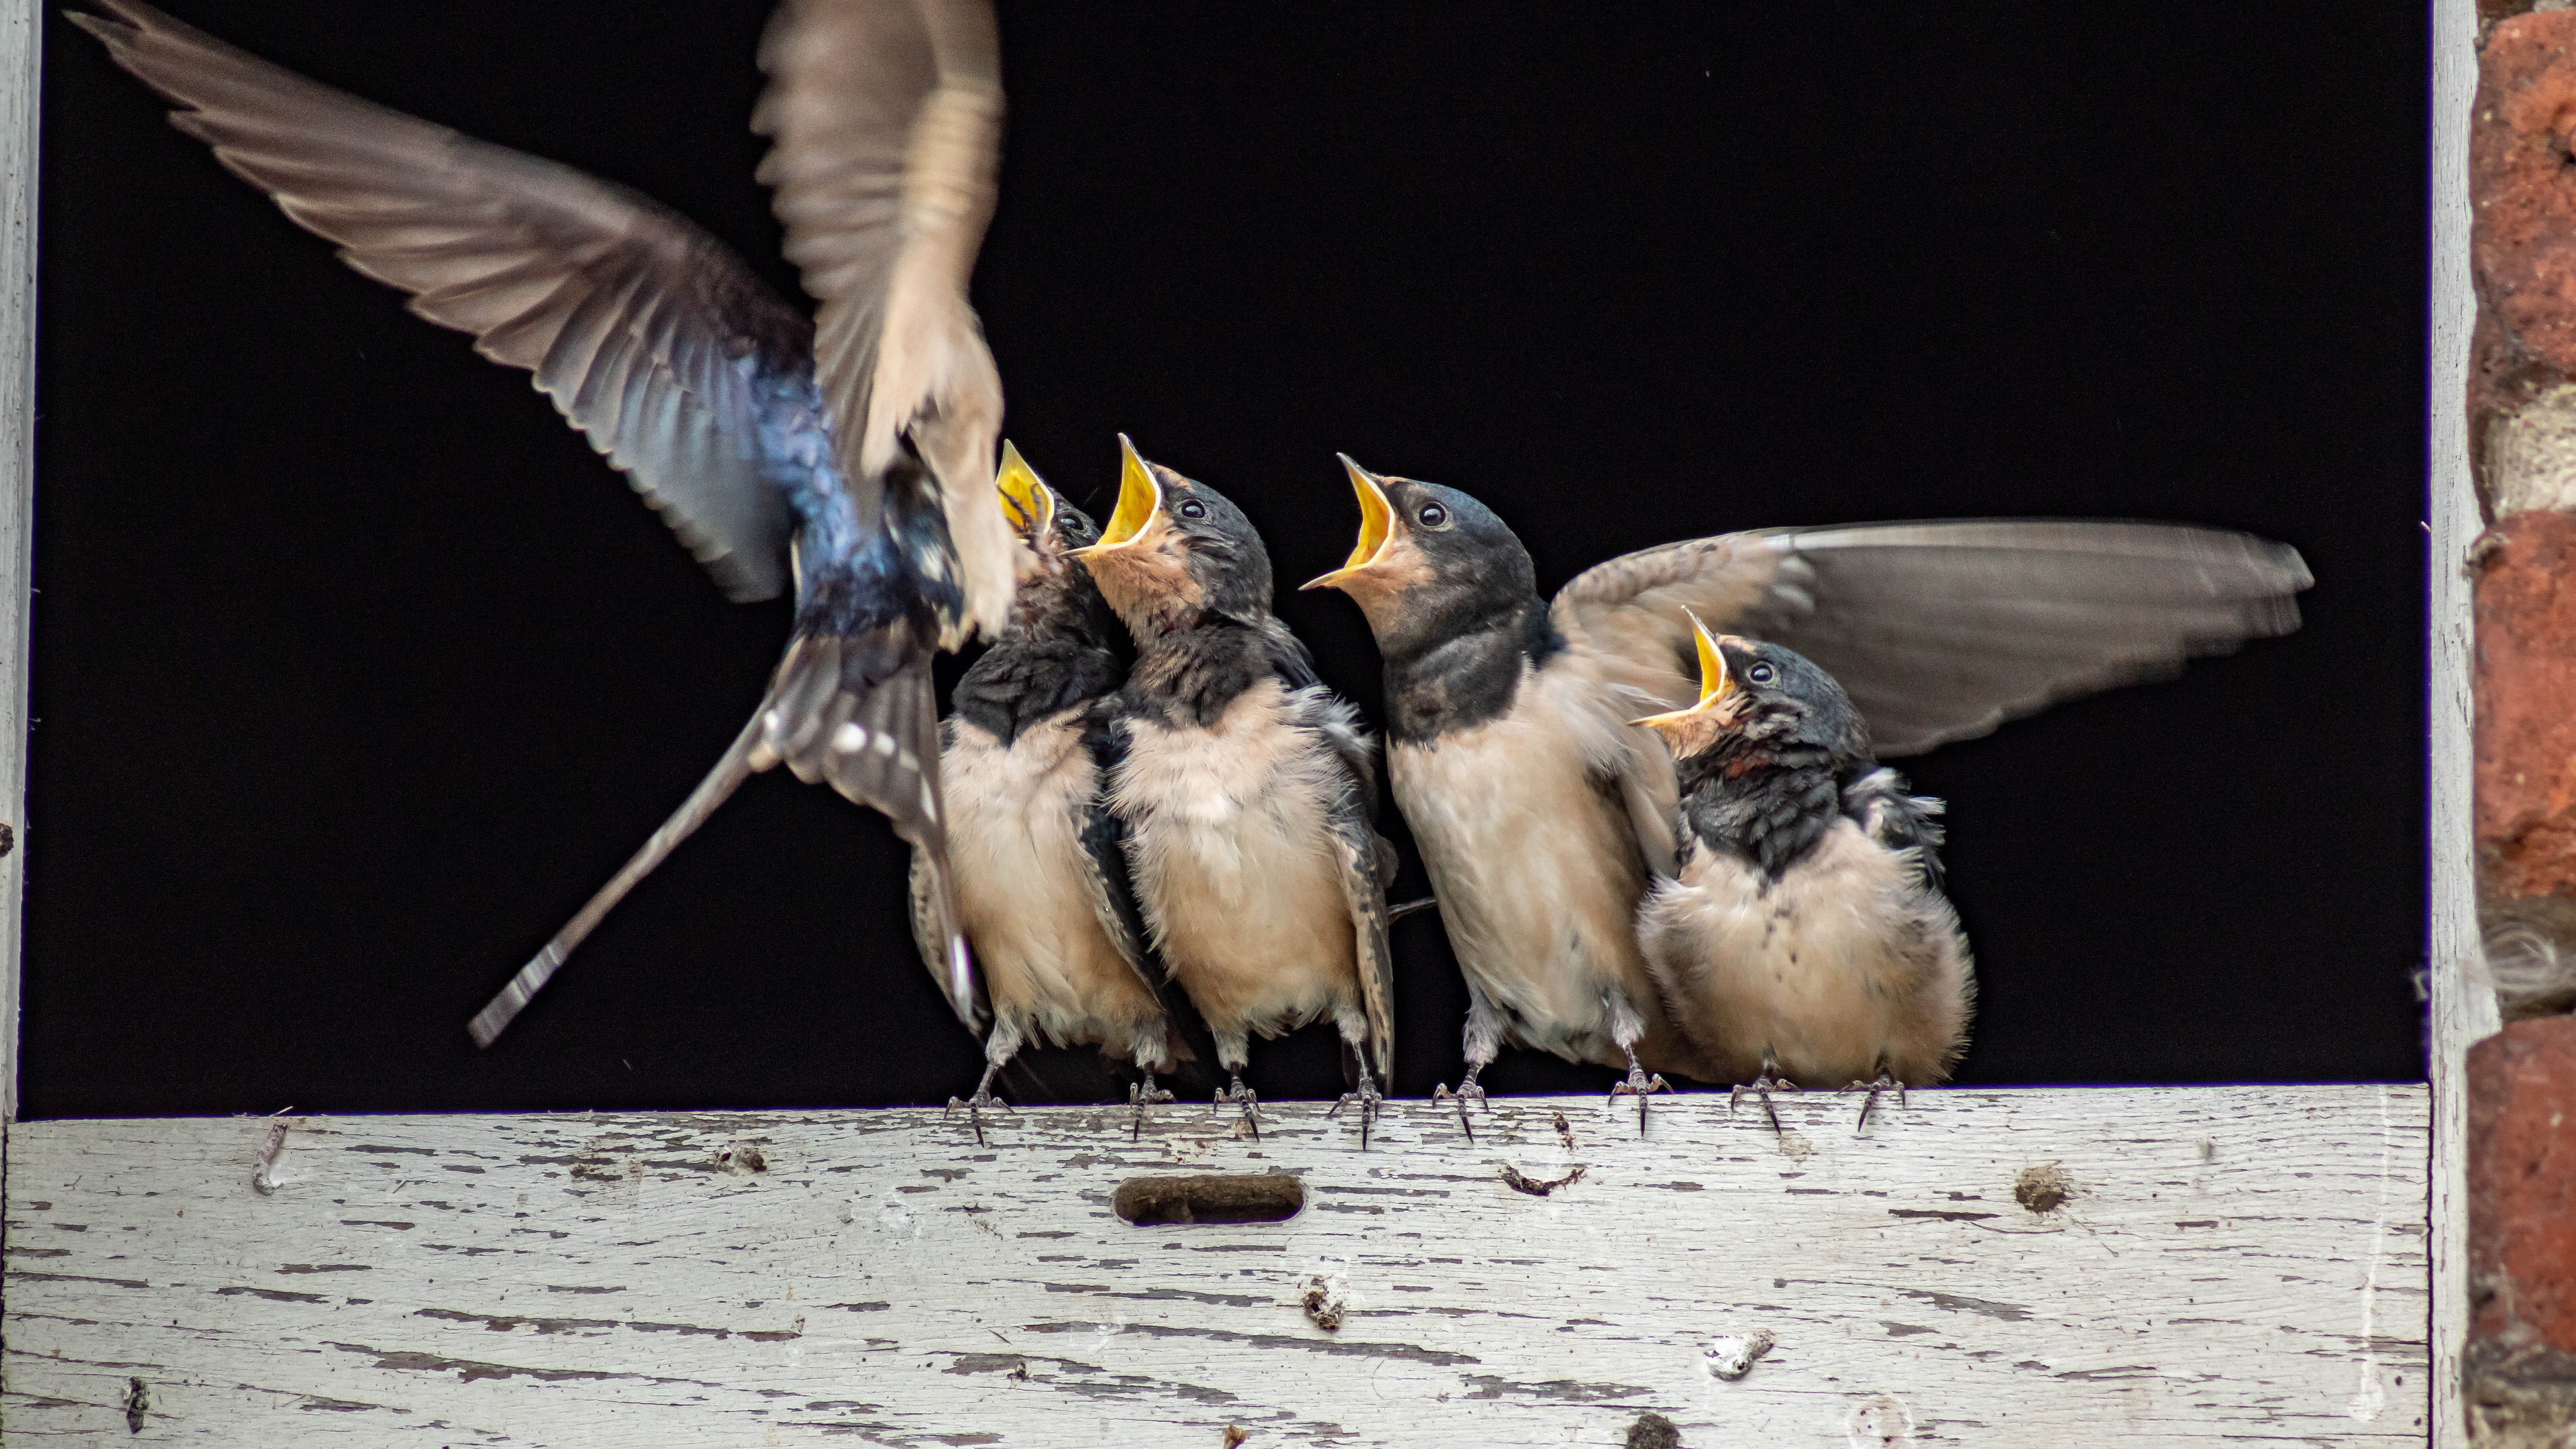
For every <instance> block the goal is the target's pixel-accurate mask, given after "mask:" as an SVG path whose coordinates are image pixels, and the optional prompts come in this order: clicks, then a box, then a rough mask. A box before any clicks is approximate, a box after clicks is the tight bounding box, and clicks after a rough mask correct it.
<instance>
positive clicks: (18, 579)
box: [0, 0, 44, 1125]
mask: <svg viewBox="0 0 2576 1449" xmlns="http://www.w3.org/2000/svg"><path fill="white" fill-rule="evenodd" d="M38 16H39V12H38V9H37V0H11V3H9V4H7V5H6V7H5V8H0V825H6V826H7V827H8V828H9V834H10V849H9V852H8V854H6V855H0V1125H6V1124H7V1123H10V1122H14V1121H16V1120H17V1119H18V935H19V914H20V913H19V904H20V898H21V896H22V895H23V889H22V888H23V885H24V883H25V880H26V874H25V871H24V869H23V863H24V862H25V860H26V858H27V852H26V844H27V612H28V611H27V583H28V573H29V570H28V559H29V549H30V545H31V543H32V541H33V539H34V537H35V530H34V526H33V525H34V523H35V506H36V88H37V74H38V62H39V60H40V59H41V57H42V54H43V50H44V45H43V35H44V27H43V25H42V24H41V23H40V21H39V18H38Z"/></svg>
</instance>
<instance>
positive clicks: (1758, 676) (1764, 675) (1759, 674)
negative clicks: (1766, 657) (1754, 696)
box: [1744, 664, 1775, 684]
mask: <svg viewBox="0 0 2576 1449" xmlns="http://www.w3.org/2000/svg"><path fill="white" fill-rule="evenodd" d="M1744 677H1745V678H1746V679H1749V680H1751V681H1753V682H1754V683H1755V684H1769V683H1770V682H1771V681H1772V679H1773V678H1774V677H1775V674H1774V671H1773V670H1772V668H1771V666H1770V665H1768V664H1756V665H1754V666H1753V667H1752V668H1750V669H1748V670H1746V671H1744Z"/></svg>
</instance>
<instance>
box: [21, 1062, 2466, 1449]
mask: <svg viewBox="0 0 2576 1449" xmlns="http://www.w3.org/2000/svg"><path fill="white" fill-rule="evenodd" d="M1498 1105H1499V1110H1498V1111H1497V1112H1495V1113H1494V1115H1493V1116H1492V1118H1491V1119H1489V1120H1488V1121H1487V1122H1486V1123H1485V1124H1484V1125H1483V1126H1482V1127H1481V1129H1480V1132H1479V1137H1478V1140H1477V1141H1476V1142H1475V1143H1474V1144H1472V1145H1470V1144H1468V1143H1465V1142H1463V1141H1462V1140H1461V1139H1460V1137H1459V1134H1458V1130H1457V1122H1456V1118H1455V1117H1454V1116H1453V1115H1451V1114H1450V1113H1448V1112H1446V1111H1435V1110H1433V1109H1431V1108H1430V1107H1429V1106H1428V1105H1427V1104H1422V1103H1406V1104H1402V1105H1401V1107H1400V1108H1399V1110H1397V1111H1395V1112H1393V1113H1391V1114H1390V1116H1389V1118H1388V1120H1387V1121H1386V1122H1385V1123H1384V1124H1383V1127H1382V1132H1381V1135H1380V1136H1379V1137H1378V1138H1377V1139H1376V1140H1375V1142H1374V1143H1373V1145H1372V1147H1371V1148H1370V1150H1369V1151H1368V1152H1366V1153H1365V1154H1363V1153H1361V1152H1359V1151H1357V1150H1356V1144H1355V1140H1354V1134H1353V1132H1352V1131H1351V1129H1350V1126H1349V1124H1348V1123H1345V1122H1327V1121H1325V1120H1324V1119H1323V1117H1322V1109H1321V1108H1320V1107H1319V1106H1315V1105H1310V1104H1302V1103H1299V1104H1286V1105H1282V1106H1279V1107H1276V1108H1273V1109H1272V1112H1271V1117H1270V1121H1269V1124H1268V1127H1267V1130H1266V1131H1265V1133H1264V1135H1263V1137H1262V1139H1261V1141H1260V1142H1258V1143H1257V1144H1256V1143H1253V1142H1250V1141H1247V1140H1243V1139H1242V1138H1240V1137H1239V1136H1237V1135H1236V1134H1235V1132H1234V1131H1233V1130H1232V1119H1231V1117H1230V1116H1229V1117H1214V1116H1211V1115H1210V1114H1208V1113H1207V1111H1206V1110H1205V1109H1204V1108H1187V1107H1184V1108H1165V1109H1162V1110H1161V1111H1160V1112H1159V1114H1158V1116H1157V1118H1156V1119H1155V1120H1154V1121H1153V1122H1151V1123H1150V1124H1149V1125H1148V1127H1147V1129H1146V1134H1145V1138H1144V1140H1143V1141H1142V1142H1141V1143H1135V1144H1131V1143H1130V1142H1129V1141H1128V1139H1127V1127H1126V1120H1125V1114H1124V1111H1123V1109H1122V1110H1116V1111H1112V1110H1100V1111H1090V1110H1075V1109H1049V1110H1043V1111H1022V1112H1018V1113H1015V1114H1010V1115H1007V1116H1005V1117H1004V1118H1003V1119H1002V1120H1001V1121H1000V1123H999V1124H998V1125H997V1126H996V1127H994V1128H993V1129H992V1132H991V1142H990V1145H989V1146H984V1147H978V1146H977V1145H976V1143H975V1142H974V1140H973V1138H972V1137H971V1136H969V1135H968V1133H967V1132H966V1130H965V1128H964V1125H963V1123H962V1122H958V1123H943V1122H942V1121H941V1120H940V1118H939V1116H938V1114H936V1113H929V1112H918V1111H858V1112H848V1113H739V1114H735V1113H675V1114H656V1115H600V1116H525V1117H465V1116H432V1117H380V1118H321V1117H316V1118H304V1119H290V1120H289V1121H288V1122H287V1128H288V1130H287V1131H286V1132H285V1134H284V1139H283V1144H282V1148H281V1150H279V1151H278V1153H277V1154H276V1157H275V1159H274V1161H273V1162H271V1163H269V1164H268V1165H267V1168H266V1171H267V1174H268V1183H269V1186H270V1187H271V1189H272V1190H270V1191H267V1192H261V1191H259V1190H256V1189H255V1188H254V1185H253V1177H254V1173H255V1172H257V1171H258V1170H259V1163H258V1162H257V1160H256V1159H257V1158H258V1156H259V1154H260V1150H261V1148H262V1146H263V1144H264V1142H265V1141H266V1140H267V1136H268V1134H269V1131H270V1123H269V1122H267V1121H262V1120H258V1119H223V1120H208V1119H181V1120H164V1121H88V1122H37V1123H26V1124H20V1125H19V1126H17V1127H15V1128H13V1129H11V1135H10V1141H9V1152H10V1159H11V1160H10V1172H9V1181H8V1201H7V1216H8V1219H9V1222H8V1242H9V1252H10V1258H9V1267H8V1276H7V1279H6V1289H7V1301H6V1321H5V1333H6V1343H5V1349H6V1353H5V1362H4V1363H0V1368H5V1373H6V1394H5V1398H0V1411H5V1414H6V1434H7V1442H8V1443H9V1444H10V1445H16V1444H19V1443H22V1442H23V1443H27V1444H35V1443H38V1442H42V1441H49V1440H51V1439H53V1438H57V1437H69V1436H79V1435H93V1436H102V1437H105V1438H108V1439H112V1440H114V1441H117V1442H124V1441H126V1440H129V1439H134V1440H136V1441H137V1442H163V1441H171V1440H182V1439H188V1440H196V1441H200V1442H220V1443H226V1444H264V1445H277V1446H293V1445H301V1444H318V1443H325V1442H333V1443H363V1444H418V1445H445V1444H460V1445H461V1444H477V1445H500V1444H509V1445H520V1444H557V1445H563V1444H575V1443H578V1444H590V1445H645V1444H651V1445H667V1444H672V1443H681V1442H691V1441H689V1440H686V1439H684V1438H682V1436H683V1435H691V1434H694V1435H697V1436H700V1439H701V1440H702V1442H706V1443H709V1444H806V1443H821V1442H826V1441H831V1440H845V1441H857V1442H866V1443H879V1444H888V1445H935V1444H989V1443H1005V1442H1007V1443H1009V1444H1013V1445H1041V1444H1083V1445H1097V1444H1104V1443H1107V1444H1133V1445H1138V1446H1145V1445H1187V1446H1200V1449H1216V1446H1218V1445H1219V1444H1220V1443H1221V1442H1222V1436H1223V1432H1224V1429H1225V1426H1227V1425H1229V1424H1236V1425H1241V1426H1243V1427H1244V1428H1246V1429H1248V1430H1250V1431H1252V1433H1251V1438H1250V1439H1249V1440H1248V1441H1247V1442H1248V1444H1249V1445H1251V1446H1254V1449H1258V1446H1262V1445H1268V1444H1291V1443H1293V1444H1386V1445H1395V1444H1401V1445H1405V1446H1408V1449H1421V1446H1449V1445H1455V1446H1471V1445H1472V1446H1488V1445H1516V1444H1568V1443H1572V1444H1614V1443H1619V1442H1621V1441H1622V1436H1623V1435H1624V1433H1625V1431H1626V1427H1627V1425H1628V1424H1630V1423H1632V1422H1633V1421H1634V1420H1635V1419H1636V1418H1637V1416H1638V1415H1639V1413H1641V1412H1643V1411H1645V1410H1650V1409H1651V1410H1655V1411H1657V1412H1660V1413H1662V1414H1665V1415H1667V1416H1669V1417H1671V1418H1672V1419H1673V1420H1674V1421H1675V1422H1677V1423H1678V1424H1679V1425H1680V1426H1681V1429H1682V1436H1683V1442H1685V1443H1687V1444H1692V1445H1699V1446H1712V1445H1720V1444H1762V1445H1788V1446H1794V1445H1829V1446H1835V1449H1840V1446H1843V1445H1845V1444H1856V1443H1862V1442H1867V1443H1870V1444H1880V1443H1901V1442H1910V1443H1916V1444H1927V1445H1928V1444H1953V1443H1956V1444H1969V1443H1973V1444H1978V1445H2021V1444H2028V1445H2042V1444H2045V1445H2051V1446H2060V1445H2066V1444H2110V1443H2118V1444H2122V1445H2154V1444H2177V1445H2179V1444H2194V1445H2202V1444H2207V1443H2211V1442H2215V1441H2217V1440H2220V1439H2229V1440H2250V1441H2262V1442H2275V1441H2291V1442H2301V1443H2310V1444H2354V1445H2361V1444H2401V1443H2406V1444H2421V1443H2423V1442H2424V1440H2425V1435H2426V1410H2427V1382H2426V1377H2425V1366H2426V1357H2425V1322H2426V1301H2425V1292H2426V1281H2427V1269H2426V1259H2425V1252H2424V1234H2425V1171H2426V1162H2427V1153H2426V1130H2427V1094H2426V1092H2425V1090H2424V1089H2423V1088H2422V1087H2419V1086H2386V1087H2382V1086H2338V1087H2270V1088H2233V1087H2203V1088H2180V1089H2162V1090H2159V1089H2093V1090H2083V1089H2070V1090H2055V1089H2051V1090H2020V1091H1970V1090H1957V1091H1947V1092H1918V1093H1915V1094H1914V1096H1913V1098H1912V1100H1911V1102H1910V1103H1908V1104H1907V1105H1905V1106H1903V1107H1901V1108H1888V1109H1884V1111H1883V1115H1882V1116H1881V1117H1880V1118H1879V1119H1878V1120H1877V1121H1874V1122H1873V1123H1872V1124H1871V1127H1870V1129H1869V1133H1868V1135H1867V1136H1865V1137H1864V1136H1856V1135H1855V1134H1854V1132H1853V1119H1854V1115H1855V1108H1856V1107H1857V1105H1858V1102H1857V1099H1855V1098H1851V1097H1836V1096H1829V1095H1809V1096H1807V1097H1804V1098H1791V1099H1785V1100H1784V1101H1783V1103H1782V1106H1781V1113H1782V1116H1783V1119H1784V1120H1785V1122H1786V1123H1787V1125H1788V1127H1789V1129H1790V1135H1789V1136H1788V1137H1786V1138H1785V1139H1781V1140H1779V1141H1776V1142H1775V1140H1774V1139H1773V1138H1772V1136H1771V1135H1770V1133H1769V1132H1768V1131H1767V1129H1765V1128H1764V1127H1762V1126H1761V1125H1760V1114H1759V1112H1758V1111H1757V1110H1755V1109H1754V1108H1753V1107H1752V1106H1751V1105H1750V1104H1748V1105H1747V1107H1746V1109H1745V1111H1744V1112H1743V1113H1741V1114H1740V1115H1738V1116H1736V1117H1734V1118H1733V1119H1730V1118H1729V1116H1728V1114H1727V1111H1726V1104H1725V1099H1724V1098H1723V1097H1722V1096H1715V1095H1694V1096H1686V1097H1682V1098H1678V1099H1666V1100H1665V1101H1664V1102H1662V1103H1661V1104H1659V1105H1658V1106H1657V1108H1656V1116H1655V1119H1654V1126H1653V1131H1652V1135H1651V1136H1650V1137H1649V1138H1648V1139H1647V1140H1644V1141H1642V1142H1641V1141H1639V1140H1638V1138H1637V1136H1636V1130H1635V1117H1634V1114H1633V1111H1632V1110H1631V1109H1629V1108H1627V1107H1626V1106H1625V1105H1624V1104H1623V1105H1622V1106H1620V1107H1618V1108H1611V1107H1607V1106H1605V1104H1603V1103H1600V1102H1598V1101H1595V1100H1593V1099H1589V1098H1583V1099H1544V1100H1531V1099H1520V1100H1511V1101H1505V1102H1502V1103H1499V1104H1498ZM1560 1113H1561V1114H1562V1115H1563V1117H1564V1119H1565V1122H1566V1124H1567V1131H1568V1132H1569V1133H1570V1135H1571V1143H1572V1145H1571V1146H1570V1147H1569V1146H1568V1145H1567V1143H1566V1141H1565V1140H1564V1139H1563V1138H1561V1137H1560V1135H1559V1130H1558V1128H1557V1126H1556V1125H1555V1118H1556V1117H1557V1116H1558V1114H1560ZM755 1158H756V1160H755ZM1577 1166H1580V1167H1581V1168H1582V1169H1583V1171H1582V1175H1581V1176H1580V1177H1579V1179H1577V1180H1576V1181H1574V1182H1572V1183H1571V1184H1568V1185H1565V1186H1561V1187H1557V1188H1555V1189H1553V1190H1552V1191H1550V1192H1549V1193H1547V1194H1546V1195H1544V1196H1539V1195H1534V1194H1533V1193H1531V1192H1528V1191H1524V1190H1517V1189H1515V1188H1513V1187H1511V1186H1507V1185H1506V1183H1505V1181H1504V1172H1503V1169H1504V1168H1506V1167H1509V1168H1512V1169H1514V1170H1515V1171H1517V1172H1519V1173H1520V1174H1521V1175H1522V1176H1523V1177H1524V1178H1525V1179H1527V1180H1529V1181H1530V1182H1532V1183H1540V1182H1552V1181H1555V1180H1557V1179H1560V1178H1563V1177H1565V1176H1567V1175H1568V1174H1569V1172H1570V1171H1571V1170H1572V1169H1573V1168H1574V1167H1577ZM1283 1170H1284V1171H1290V1172H1295V1173H1298V1174H1300V1175H1301V1176H1302V1177H1303V1179H1304V1183H1305V1187H1306V1190H1307V1191H1306V1198H1305V1202H1306V1205H1305V1208H1304V1210H1303V1211H1302V1212H1301V1213H1300V1214H1299V1215H1298V1216H1296V1217H1294V1218H1291V1219H1289V1220H1288V1221H1285V1222H1278V1223H1232V1224H1213V1225H1212V1224H1194V1225H1188V1226H1162V1227H1136V1226H1131V1225H1129V1224H1128V1223H1126V1222H1124V1221H1122V1220H1121V1219H1119V1218H1118V1217H1117V1216H1116V1215H1114V1214H1113V1212H1112V1211H1111V1208H1110V1200H1111V1196H1112V1194H1113V1192H1114V1191H1115V1189H1116V1188H1117V1186H1118V1184H1119V1183H1120V1182H1121V1181H1122V1180H1124V1179H1126V1178H1128V1177H1130V1176H1135V1175H1142V1174H1156V1175H1175V1174H1180V1173H1210V1172H1262V1171H1283ZM2017 1185H2018V1186H2019V1188H2020V1194H2019V1195H2020V1197H2023V1198H2027V1199H2028V1200H2029V1205H2027V1206H2026V1205H2025V1204H2024V1202H2022V1201H2020V1200H2017V1195H2016V1188H2017ZM2061 1199H2062V1200H2061ZM1310 1297H1311V1299H1312V1301H1313V1302H1314V1304H1315V1307H1314V1309H1313V1311H1312V1312H1310V1310H1309V1308H1308V1307H1307V1306H1306V1305H1307V1303H1308V1301H1309V1299H1310ZM1335 1309H1338V1310H1339V1311H1340V1313H1341V1314H1342V1317H1341V1322H1340V1326H1339V1327H1338V1329H1334V1330H1329V1331H1328V1330H1326V1329H1324V1328H1322V1327H1319V1326H1318V1325H1317V1321H1316V1320H1317V1318H1318V1317H1322V1316H1329V1312H1330V1311H1331V1310H1335ZM1761 1333H1768V1334H1770V1335H1772V1336H1773V1338H1774V1339H1775V1341H1776V1342H1775V1345H1774V1346H1773V1347H1772V1348H1771V1349H1770V1350H1769V1351H1768V1353H1767V1354H1766V1355H1764V1356H1762V1357H1760V1358H1759V1359H1758V1360H1756V1361H1755V1362H1754V1363H1753V1366H1752V1368H1751V1370H1750V1372H1749V1373H1747V1374H1745V1375H1744V1376H1743V1377H1742V1378H1741V1379H1737V1380H1734V1381H1728V1380H1726V1379H1723V1378H1721V1377H1719V1376H1718V1374H1717V1373H1716V1372H1715V1371H1714V1367H1713V1365H1712V1361H1711V1354H1712V1352H1714V1353H1716V1354H1718V1355H1719V1356H1720V1357H1721V1359H1722V1358H1723V1357H1724V1356H1727V1355H1733V1356H1735V1357H1736V1358H1737V1359H1738V1360H1739V1361H1740V1359H1741V1357H1742V1356H1743V1354H1744V1352H1745V1344H1746V1342H1747V1341H1748V1340H1751V1339H1752V1338H1754V1336H1755V1335H1757V1334H1761ZM138 1384H139V1385H140V1386H141V1387H140V1402H139V1405H137V1404H136V1398H137V1390H136V1388H135V1386H136V1385H138ZM129 1417H131V1424H130V1423H129ZM133 1425H140V1426H141V1427H140V1431H139V1434H138V1433H136V1432H135V1431H134V1429H133V1427H132V1426H133ZM1908 1425H1910V1426H1911V1427H1910V1430H1907V1429H1906V1428H1905V1426H1908ZM1864 1430H1867V1431H1868V1432H1871V1433H1878V1432H1879V1431H1887V1432H1907V1433H1910V1435H1911V1437H1910V1439H1902V1438H1900V1439H1888V1438H1885V1437H1883V1435H1882V1437H1869V1438H1866V1439H1864V1438H1861V1437H1855V1436H1856V1435H1859V1434H1862V1433H1863V1432H1864Z"/></svg>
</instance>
